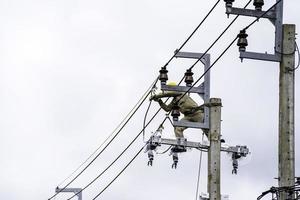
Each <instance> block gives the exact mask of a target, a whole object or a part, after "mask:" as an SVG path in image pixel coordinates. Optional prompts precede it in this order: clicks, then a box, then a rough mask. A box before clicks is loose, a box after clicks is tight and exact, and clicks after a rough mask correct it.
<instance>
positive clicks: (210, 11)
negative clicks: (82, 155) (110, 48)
mask: <svg viewBox="0 0 300 200" xmlns="http://www.w3.org/2000/svg"><path fill="white" fill-rule="evenodd" d="M219 2H220V0H218V1H217V2H216V3H215V4H214V5H213V7H212V8H211V9H210V10H209V12H208V13H207V14H206V16H205V17H204V18H203V19H202V21H201V22H200V23H199V25H198V26H197V27H196V28H195V29H194V31H193V32H192V33H191V34H190V35H189V37H188V38H187V39H186V40H185V41H184V43H183V44H182V45H181V46H180V47H179V49H178V50H181V49H182V48H183V47H184V46H185V44H186V43H187V42H188V41H189V40H190V39H191V37H192V36H193V35H194V34H195V33H196V31H197V30H198V29H199V28H200V26H201V25H202V24H203V23H204V21H205V20H206V19H207V18H208V16H209V15H210V14H211V13H212V11H213V10H214V9H215V7H216V6H217V5H218V4H219ZM174 57H175V54H174V55H173V56H172V57H171V58H170V59H169V60H168V62H167V63H166V64H165V66H166V65H168V64H169V63H170V62H171V61H172V60H173V58H174ZM150 105H151V103H150ZM150 105H149V108H150ZM149 108H148V109H149ZM128 115H129V114H128ZM128 115H127V116H126V117H125V119H126V118H127V117H128ZM125 119H124V120H125ZM124 120H123V121H122V122H121V123H120V124H119V125H118V126H117V128H118V127H119V126H120V125H121V124H122V123H123V122H124ZM117 128H116V129H117ZM122 128H123V127H122ZM122 128H121V129H122ZM116 129H115V130H116ZM115 130H114V131H113V132H112V134H110V135H109V137H108V138H107V139H106V140H105V141H104V142H103V143H102V144H101V145H100V147H99V148H97V149H96V150H95V151H94V152H93V153H92V154H91V155H90V156H89V157H88V158H87V159H86V160H85V161H84V162H83V163H82V164H81V165H80V166H79V167H78V168H76V169H75V170H74V172H72V173H71V174H70V175H69V176H68V177H67V178H66V179H64V180H63V181H62V182H61V183H60V184H59V185H61V184H62V183H64V182H65V181H66V180H67V179H69V178H70V177H71V176H73V174H74V173H75V172H76V171H78V170H79V169H80V168H81V167H82V166H83V165H84V164H85V163H86V162H87V161H88V160H89V159H90V158H91V157H92V156H93V155H94V154H95V153H96V152H97V151H98V150H99V149H100V148H101V147H102V146H103V145H104V144H105V142H106V141H107V140H108V139H109V138H110V137H111V136H112V135H113V133H114V132H115ZM143 130H144V129H143ZM114 138H115V137H113V138H112V140H113V139H114ZM107 146H108V145H107ZM107 146H105V147H104V149H105V148H106V147H107ZM96 157H98V155H97V156H96ZM92 162H93V160H92ZM88 166H89V165H88ZM84 170H85V169H83V171H84ZM81 173H82V172H80V173H79V174H81ZM76 178H77V176H76V177H75V179H76ZM75 179H74V180H75ZM74 180H72V181H71V182H70V183H68V184H67V186H68V185H69V184H71V183H72V182H73V181H74ZM67 186H65V187H67ZM57 194H58V193H56V194H55V195H54V196H56V195H57ZM54 196H52V197H50V198H49V200H50V199H52V198H53V197H54Z"/></svg>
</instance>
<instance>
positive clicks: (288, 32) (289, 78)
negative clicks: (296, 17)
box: [278, 24, 295, 200]
mask: <svg viewBox="0 0 300 200" xmlns="http://www.w3.org/2000/svg"><path fill="white" fill-rule="evenodd" d="M294 68H295V25H294V24H284V25H283V40H282V60H281V62H280V75H279V152H278V153H279V158H278V161H279V164H278V172H279V175H278V181H279V186H280V187H282V186H293V185H294V184H295V134H294V103H295V99H294V93H295V91H294V86H295V73H294ZM286 199H288V194H286V193H282V194H281V195H280V200H286Z"/></svg>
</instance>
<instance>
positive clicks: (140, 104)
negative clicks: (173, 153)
mask: <svg viewBox="0 0 300 200" xmlns="http://www.w3.org/2000/svg"><path fill="white" fill-rule="evenodd" d="M157 80H158V79H155V82H154V85H155V84H156V82H157ZM150 92H151V91H149V92H148V94H147V95H146V96H145V97H144V98H143V100H142V101H141V103H140V104H139V105H138V106H137V108H136V109H135V110H134V111H133V113H132V114H131V115H130V117H129V118H128V119H127V120H126V122H125V123H124V124H123V125H122V126H121V128H120V129H119V130H118V132H117V133H116V134H115V135H114V136H113V137H112V139H111V140H110V141H109V142H108V143H107V144H106V145H105V147H104V148H103V149H102V150H101V151H100V152H99V153H98V154H97V155H96V156H95V157H94V158H93V159H92V160H91V161H90V162H89V164H88V165H87V166H85V167H84V168H83V169H82V170H81V171H80V172H79V173H78V174H77V175H76V176H75V177H74V178H73V179H72V180H71V181H70V182H69V183H68V184H66V185H65V186H64V187H63V188H62V189H61V190H60V191H63V190H64V189H66V188H67V187H68V186H69V185H70V184H71V183H73V182H74V181H75V180H76V179H77V178H78V177H79V176H80V175H81V174H82V173H83V172H84V171H85V170H86V169H87V168H88V167H89V166H90V165H91V164H92V163H93V162H94V161H95V160H96V159H97V158H98V157H99V156H100V155H101V154H102V152H103V151H104V150H105V149H106V148H107V147H108V146H109V145H110V144H111V143H112V141H113V140H114V139H115V138H116V137H117V136H118V134H119V133H120V132H121V130H122V129H123V128H124V127H125V126H126V125H127V123H128V122H129V120H130V119H131V118H132V117H133V115H134V114H135V113H136V112H137V110H138V109H139V108H140V107H141V105H142V104H143V103H144V101H145V100H146V99H147V97H148V95H149V94H150ZM60 191H59V192H57V193H55V194H54V195H52V196H51V197H50V198H49V199H48V200H51V199H52V198H53V197H55V196H56V195H58V194H59V193H60Z"/></svg>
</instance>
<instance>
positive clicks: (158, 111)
mask: <svg viewBox="0 0 300 200" xmlns="http://www.w3.org/2000/svg"><path fill="white" fill-rule="evenodd" d="M236 39H237V37H236V38H235V39H234V40H233V41H232V42H231V43H230V45H228V47H227V48H226V49H225V50H224V51H223V52H222V53H221V54H220V56H219V57H218V58H217V59H216V60H215V61H214V63H213V64H212V65H211V66H210V67H209V68H208V69H207V70H206V71H205V72H204V73H203V75H202V76H201V77H200V78H199V79H198V80H197V81H196V82H195V83H194V84H193V86H194V85H195V84H197V83H198V82H199V81H200V80H201V78H202V77H203V76H204V75H205V74H206V73H207V72H208V71H209V70H210V69H211V68H212V67H213V66H214V65H215V64H216V63H217V62H218V61H219V59H220V58H221V57H222V56H223V55H224V54H225V52H226V51H227V50H228V49H229V48H230V47H231V46H232V44H233V43H234V42H235V41H236ZM193 86H192V87H193ZM192 87H191V88H192ZM191 88H190V89H191ZM190 89H189V90H190ZM189 90H188V91H187V92H189ZM187 92H186V93H187ZM159 111H160V109H159V110H158V112H159ZM158 112H157V113H158ZM157 113H156V114H157ZM166 119H167V117H165V119H164V121H163V122H162V123H164V122H165V120H166ZM141 132H142V131H141ZM141 150H142V149H141ZM141 150H140V151H141ZM137 155H138V154H137ZM137 155H136V156H137ZM132 161H133V160H131V161H130V163H131V162H132ZM130 163H128V164H127V165H126V167H125V168H124V169H123V170H122V171H121V172H120V173H119V174H118V175H117V176H116V177H115V178H114V179H113V181H114V180H116V179H117V178H118V176H119V175H120V174H121V173H122V172H123V171H124V170H125V169H126V168H127V167H128V165H129V164H130ZM113 181H112V182H113ZM112 182H110V183H109V184H108V185H107V186H106V187H105V188H104V189H103V190H102V191H101V192H100V193H99V194H98V195H97V196H96V197H94V198H93V200H95V199H96V198H97V197H98V196H100V195H101V194H102V193H103V192H104V191H105V190H106V189H107V188H108V187H109V186H110V185H111V183H112Z"/></svg>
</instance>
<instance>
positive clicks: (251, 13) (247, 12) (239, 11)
mask: <svg viewBox="0 0 300 200" xmlns="http://www.w3.org/2000/svg"><path fill="white" fill-rule="evenodd" d="M226 14H228V15H229V14H232V15H242V16H248V17H260V18H268V19H276V13H275V11H274V10H270V11H269V12H267V13H265V11H259V10H251V9H245V8H234V7H231V8H230V7H227V8H226Z"/></svg>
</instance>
